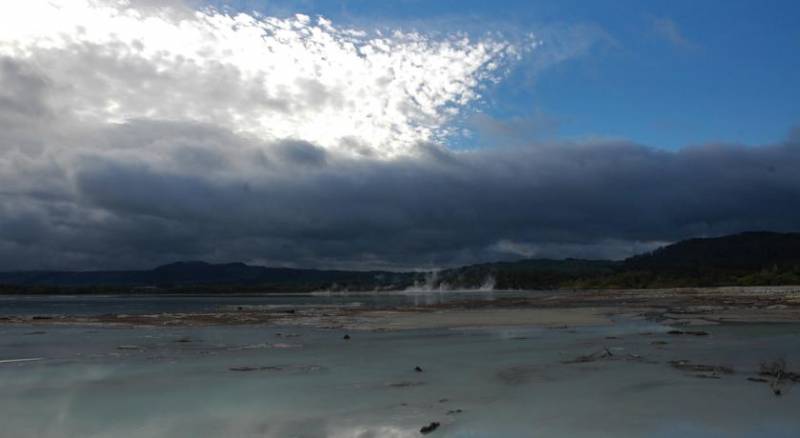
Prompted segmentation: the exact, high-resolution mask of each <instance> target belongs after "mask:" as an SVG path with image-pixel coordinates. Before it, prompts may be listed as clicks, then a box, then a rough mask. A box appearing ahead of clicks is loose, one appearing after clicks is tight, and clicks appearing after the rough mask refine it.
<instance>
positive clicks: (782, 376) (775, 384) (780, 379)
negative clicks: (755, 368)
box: [754, 359, 800, 396]
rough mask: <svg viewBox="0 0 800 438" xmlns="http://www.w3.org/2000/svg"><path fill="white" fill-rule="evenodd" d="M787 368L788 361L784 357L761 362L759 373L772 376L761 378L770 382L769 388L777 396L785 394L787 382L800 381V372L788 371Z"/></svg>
mask: <svg viewBox="0 0 800 438" xmlns="http://www.w3.org/2000/svg"><path fill="white" fill-rule="evenodd" d="M786 368H787V367H786V361H785V360H783V359H778V360H776V361H773V362H762V363H761V367H760V371H759V373H758V375H760V376H764V377H770V378H771V379H761V380H762V381H765V382H767V383H769V388H770V389H771V390H772V393H773V394H775V395H776V396H779V395H782V394H783V385H784V384H785V383H787V382H800V374H798V373H794V372H791V371H787V370H786ZM754 381H755V380H754Z"/></svg>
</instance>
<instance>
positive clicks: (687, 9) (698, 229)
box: [0, 0, 800, 270]
mask: <svg viewBox="0 0 800 438" xmlns="http://www.w3.org/2000/svg"><path fill="white" fill-rule="evenodd" d="M798 18H800V5H798V4H797V3H796V2H791V1H769V2H753V1H724V2H715V1H710V0H709V1H703V2H697V1H693V2H690V1H674V2H655V1H652V2H650V1H596V2H584V1H560V2H545V1H496V2H484V1H444V0H441V1H417V0H397V1H386V2H374V1H294V2H288V1H285V2H282V1H261V2H259V1H245V0H243V1H219V0H215V1H210V2H207V1H202V0H164V1H157V0H127V1H126V0H69V1H68V0H30V1H26V2H4V3H3V4H2V5H0V270H18V269H80V270H88V269H138V268H150V267H154V266H157V265H159V264H163V263H169V262H173V261H176V260H205V261H209V262H231V261H243V262H247V263H252V264H261V265H270V266H293V267H316V268H336V269H392V270H399V269H433V268H439V267H445V266H455V265H461V264H467V263H476V262H483V261H492V260H510V259H518V258H523V257H550V258H564V257H586V258H611V259H620V258H624V257H627V256H630V255H633V254H636V253H639V252H642V251H648V250H652V249H654V248H657V247H659V246H661V245H664V244H668V243H670V242H674V241H676V240H680V239H684V238H688V237H698V236H715V235H722V234H727V233H733V232H739V231H745V230H774V231H798V229H800V172H797V171H796V169H797V168H800V105H798V104H797V102H800V86H798V85H797V79H796V77H797V74H796V72H797V71H798V70H800V69H799V68H798V67H800V56H798V55H797V53H800V27H798V26H796V25H795V24H796V23H797V21H798Z"/></svg>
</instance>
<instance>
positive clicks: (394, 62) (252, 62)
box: [0, 0, 535, 157]
mask: <svg viewBox="0 0 800 438" xmlns="http://www.w3.org/2000/svg"><path fill="white" fill-rule="evenodd" d="M133 5H134V4H132V3H130V2H128V1H124V0H116V1H111V0H108V1H99V0H27V1H25V2H4V3H3V4H2V5H0V54H2V55H6V56H9V57H11V58H15V59H25V60H26V61H29V62H31V63H32V64H33V65H36V66H37V67H38V69H39V70H40V73H41V74H43V75H44V76H45V77H46V78H47V79H48V80H49V81H50V85H51V89H50V95H49V96H48V98H49V99H50V101H51V102H52V103H53V105H54V106H56V107H57V111H59V112H61V113H68V114H71V115H74V116H75V117H77V118H78V119H79V120H81V121H85V122H91V123H96V122H101V123H119V122H125V121H127V120H131V119H141V118H147V119H160V120H170V121H194V122H203V123H207V124H213V125H216V126H219V127H221V128H225V129H228V130H231V131H233V132H235V133H239V134H247V135H252V136H255V137H257V138H259V139H261V140H265V141H275V140H282V139H287V138H291V139H299V140H305V141H309V142H312V143H314V144H318V145H321V146H323V147H325V148H328V149H347V150H349V151H351V152H358V153H366V154H369V155H376V156H383V157H387V156H396V155H400V154H405V153H407V152H409V151H411V150H413V147H414V145H415V144H417V143H420V142H426V141H436V140H440V139H442V138H443V137H446V136H447V135H448V134H449V132H448V127H447V125H448V121H450V120H452V119H453V118H454V117H456V116H457V115H458V114H459V113H460V112H461V111H463V109H464V107H465V106H467V105H469V104H471V103H473V102H475V101H477V100H478V99H479V98H480V93H481V90H482V87H484V85H485V84H487V83H490V82H492V81H497V80H499V79H500V78H501V77H502V76H503V74H504V71H505V70H506V69H507V67H508V65H509V63H511V62H513V61H514V60H518V59H519V58H520V57H521V56H522V55H523V54H524V53H525V52H526V51H528V50H530V49H532V48H533V47H534V46H535V43H534V42H533V40H532V39H531V40H528V41H527V42H525V44H523V45H522V46H520V45H515V44H511V43H509V42H506V41H503V40H501V39H498V38H492V37H486V38H483V39H477V40H476V39H470V38H468V37H467V36H465V35H463V34H453V35H450V36H446V37H437V38H434V37H431V36H428V35H424V34H420V33H415V32H402V31H383V32H381V31H378V30H360V29H348V28H340V27H336V26H334V25H333V24H332V23H331V22H330V21H328V20H326V19H324V18H322V17H317V18H312V17H308V16H305V15H296V16H294V17H291V18H287V19H281V18H274V17H260V16H254V15H248V14H238V15H233V16H232V15H228V14H226V13H222V12H219V11H216V10H214V9H206V10H201V11H195V12H193V13H189V14H187V13H177V12H176V10H175V9H169V8H167V7H164V8H154V7H152V6H151V7H147V8H135V7H134V6H133Z"/></svg>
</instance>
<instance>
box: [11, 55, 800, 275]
mask: <svg viewBox="0 0 800 438" xmlns="http://www.w3.org/2000/svg"><path fill="white" fill-rule="evenodd" d="M50 87H52V84H51V83H50V82H49V80H48V78H47V76H46V75H45V74H43V73H42V72H39V71H37V70H36V69H35V68H34V67H33V66H31V65H27V64H25V63H24V62H21V61H19V60H10V59H4V60H2V61H0V185H1V186H2V188H1V189H0V201H1V202H0V266H1V267H2V269H4V270H5V269H30V268H133V267H149V266H153V265H156V264H159V263H163V262H169V261H173V260H176V259H204V260H210V261H231V260H245V261H256V262H262V263H269V264H289V265H298V266H324V267H390V268H405V267H430V266H439V265H444V264H454V263H467V262H474V261H480V260H489V259H497V258H501V257H510V256H515V255H517V256H518V255H526V256H590V257H620V256H624V255H627V254H630V253H631V252H635V251H638V250H642V249H647V248H650V247H652V246H653V245H655V244H657V243H658V242H664V241H672V240H676V239H680V238H684V237H688V236H695V235H713V234H722V233H729V232H735V231H741V230H749V229H773V230H796V229H797V228H798V224H800V172H797V169H798V168H800V142H799V141H798V136H797V135H790V136H789V138H788V139H787V140H786V141H785V142H783V143H780V144H775V145H766V146H760V147H745V146H740V145H705V146H697V147H688V148H684V149H681V150H679V151H664V150H658V149H654V148H650V147H647V146H642V145H636V144H631V143H625V142H596V143H548V144H536V145H531V146H528V147H524V148H523V147H518V148H493V149H482V150H475V151H468V152H453V151H448V150H446V149H443V148H440V147H438V146H436V145H421V146H420V147H419V152H418V153H417V154H414V155H409V156H404V157H399V158H395V159H392V160H377V159H367V158H355V157H354V156H353V155H352V154H346V153H339V152H336V151H332V150H330V149H327V150H326V149H324V148H321V147H318V146H316V145H314V144H311V143H308V142H303V141H292V140H285V141H279V142H272V143H266V142H264V141H262V140H259V139H257V138H252V137H247V136H243V135H237V134H234V133H232V132H230V131H228V130H226V129H223V128H220V127H215V126H211V125H204V124H197V123H190V122H185V121H163V120H162V121H157V120H147V119H139V120H131V121H128V122H127V123H122V124H100V123H97V124H93V123H88V122H86V121H84V120H81V119H80V118H79V117H77V116H75V115H74V114H69V113H66V112H64V113H62V112H60V110H59V105H58V102H52V101H51V97H52V96H53V95H54V93H53V92H52V90H50Z"/></svg>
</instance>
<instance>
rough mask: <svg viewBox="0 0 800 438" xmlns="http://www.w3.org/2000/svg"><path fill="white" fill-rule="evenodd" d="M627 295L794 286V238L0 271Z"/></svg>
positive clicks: (32, 278) (287, 288)
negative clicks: (417, 264) (307, 264)
mask: <svg viewBox="0 0 800 438" xmlns="http://www.w3.org/2000/svg"><path fill="white" fill-rule="evenodd" d="M486 284H491V285H492V287H494V288H495V289H559V288H567V289H612V288H619V289H627V288H666V287H712V286H760V285H797V284H800V233H772V232H746V233H741V234H735V235H730V236H724V237H717V238H704V239H689V240H684V241H681V242H678V243H675V244H672V245H668V246H665V247H663V248H660V249H657V250H655V251H653V252H650V253H646V254H641V255H637V256H634V257H631V258H628V259H625V260H621V261H610V260H581V259H566V260H550V259H527V260H520V261H514V262H498V263H484V264H477V265H470V266H464V267H460V268H454V269H446V270H442V271H438V272H433V273H431V272H429V273H420V272H388V271H330V270H316V269H290V268H268V267H261V266H248V265H246V264H243V263H228V264H209V263H204V262H178V263H172V264H169V265H164V266H160V267H158V268H155V269H152V270H143V271H87V272H66V271H22V272H3V273H0V293H3V294H59V293H64V294H91V293H120V294H122V293H137V294H146V293H195V294H196V293H278V292H311V291H320V290H329V291H372V290H403V289H408V288H412V287H417V288H423V289H426V288H430V289H432V290H433V289H472V288H480V287H481V286H483V285H486Z"/></svg>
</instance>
